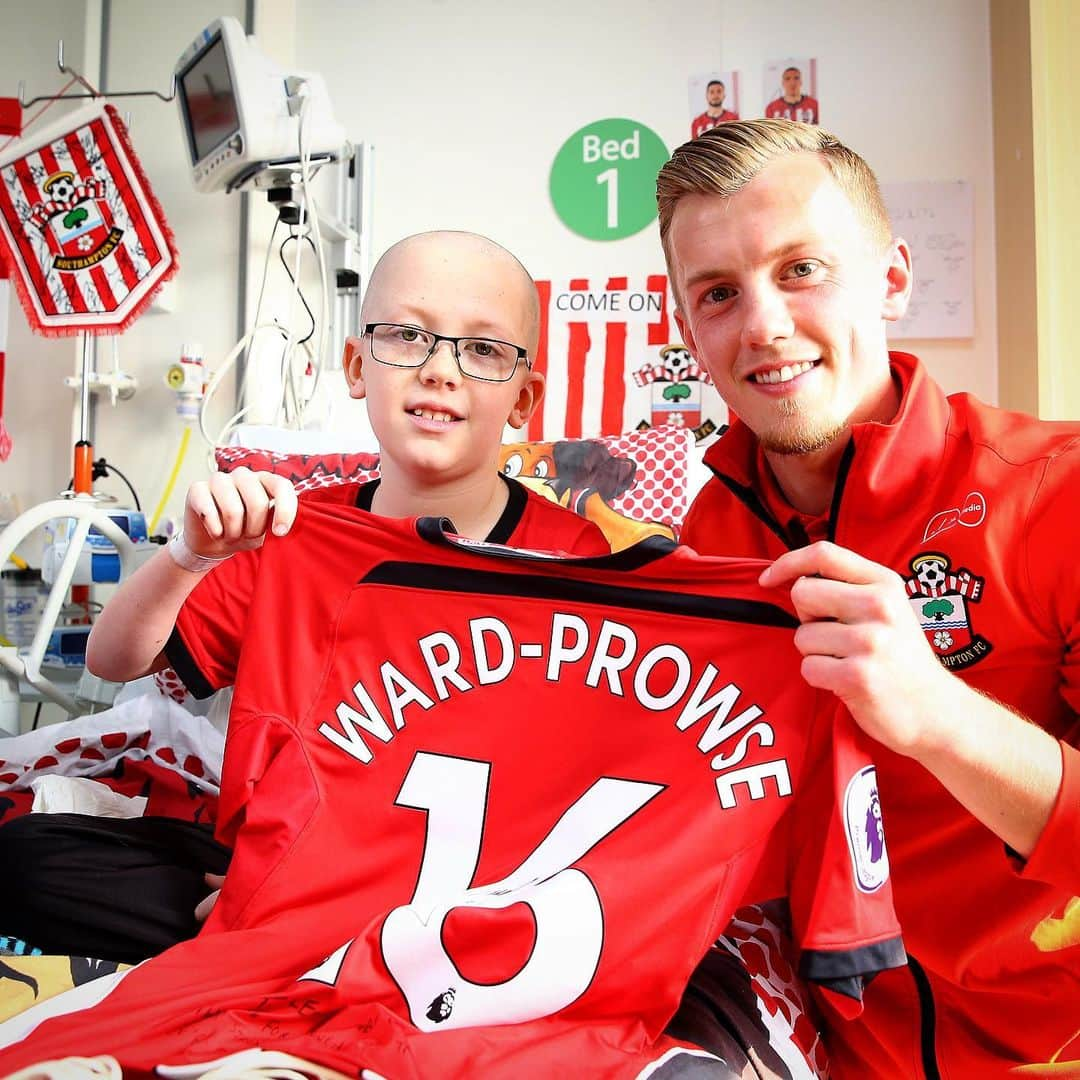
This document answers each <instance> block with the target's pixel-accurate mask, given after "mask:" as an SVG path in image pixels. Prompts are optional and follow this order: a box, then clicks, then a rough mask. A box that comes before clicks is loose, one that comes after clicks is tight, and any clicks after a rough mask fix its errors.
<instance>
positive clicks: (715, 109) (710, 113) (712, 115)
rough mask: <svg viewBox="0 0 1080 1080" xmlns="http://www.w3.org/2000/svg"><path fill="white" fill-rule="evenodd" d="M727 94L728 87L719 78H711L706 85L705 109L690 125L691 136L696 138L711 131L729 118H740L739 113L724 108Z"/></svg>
mask: <svg viewBox="0 0 1080 1080" xmlns="http://www.w3.org/2000/svg"><path fill="white" fill-rule="evenodd" d="M726 95H727V87H725V86H724V84H723V83H722V82H721V81H720V80H719V79H711V80H710V81H709V85H708V86H706V87H705V101H706V108H705V111H704V112H703V113H702V114H701V115H700V116H695V117H694V121H693V123H692V124H691V125H690V138H691V139H696V138H697V137H698V136H699V135H701V134H702V133H703V132H706V131H711V130H712V129H713V128H714V127H716V126H717V125H718V124H726V123H727V122H728V121H729V120H738V119H739V114H738V113H735V112H732V111H731V110H730V109H725V108H724V98H725V96H726Z"/></svg>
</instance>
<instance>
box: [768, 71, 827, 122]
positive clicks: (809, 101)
mask: <svg viewBox="0 0 1080 1080" xmlns="http://www.w3.org/2000/svg"><path fill="white" fill-rule="evenodd" d="M780 81H781V82H782V83H783V87H784V91H783V93H782V94H781V95H780V96H779V97H778V98H776V99H775V100H773V101H770V102H769V104H768V105H766V106H765V116H766V117H768V118H769V119H771V120H777V119H780V120H797V121H799V122H800V123H803V124H816V123H817V122H818V103H817V98H814V97H811V96H810V95H809V94H804V93H803V92H802V72H801V71H800V70H799V69H798V68H797V67H788V68H784V74H783V75H782V76H781V80H780Z"/></svg>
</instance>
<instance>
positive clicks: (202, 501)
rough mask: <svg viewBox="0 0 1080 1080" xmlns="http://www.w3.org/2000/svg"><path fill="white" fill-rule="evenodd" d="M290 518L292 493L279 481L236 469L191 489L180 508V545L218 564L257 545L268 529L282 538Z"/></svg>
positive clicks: (281, 478) (270, 475)
mask: <svg viewBox="0 0 1080 1080" xmlns="http://www.w3.org/2000/svg"><path fill="white" fill-rule="evenodd" d="M295 518H296V491H295V489H294V488H293V486H292V484H291V483H290V482H289V481H288V480H286V479H285V477H284V476H276V475H275V474H274V473H268V472H252V471H251V470H250V469H246V468H243V467H240V468H238V469H233V471H232V472H228V473H220V472H219V473H214V475H213V476H212V477H211V478H210V480H209V481H205V480H200V481H198V482H196V483H194V484H192V485H191V487H190V489H189V490H188V494H187V501H186V503H185V504H184V542H185V543H186V544H187V546H188V547H189V548H190V549H191V550H192V551H193V552H194V553H195V554H196V555H202V556H203V557H204V558H208V559H220V558H222V557H223V556H226V555H231V554H232V553H233V552H235V551H244V550H247V549H248V548H257V547H260V546H261V545H262V542H263V540H264V539H265V537H266V532H267V530H268V529H271V528H272V529H273V532H274V535H275V536H283V535H284V534H285V533H287V532H288V531H289V529H290V528H291V527H292V523H293V520H294V519H295Z"/></svg>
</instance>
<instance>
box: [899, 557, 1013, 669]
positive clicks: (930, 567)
mask: <svg viewBox="0 0 1080 1080" xmlns="http://www.w3.org/2000/svg"><path fill="white" fill-rule="evenodd" d="M911 571H912V574H913V576H912V577H909V578H906V579H905V581H904V584H905V585H906V586H907V591H908V595H909V597H910V600H911V606H912V608H914V610H915V614H916V616H917V617H918V619H919V624H920V625H921V626H922V628H923V633H924V634H926V639H927V641H929V642H930V647H931V648H932V649H933V650H934V652H935V654H936V655H937V658H938V659H939V660H940V661H941V662H942V664H944V665H945V667H947V668H949V670H951V671H955V670H957V669H958V668H965V667H969V666H970V665H971V664H974V663H975V662H976V661H977V660H981V659H982V658H983V657H984V656H986V655H987V653H989V652H990V650H991V649H992V648H993V646H992V645H991V644H990V642H989V641H987V640H986V638H984V637H983V636H982V635H981V634H976V633H975V632H974V630H972V628H971V616H970V614H969V605H971V604H976V603H978V602H979V600H980V599H981V598H982V590H983V585H984V584H985V582H984V580H983V579H982V578H980V577H976V576H975V575H974V574H972V573H971V571H970V570H965V569H963V568H960V569H957V570H953V569H952V568H951V566H950V561H949V557H948V556H947V555H941V554H939V553H938V552H924V553H923V554H921V555H916V556H915V558H914V559H912V560H911Z"/></svg>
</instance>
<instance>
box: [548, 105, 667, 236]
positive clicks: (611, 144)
mask: <svg viewBox="0 0 1080 1080" xmlns="http://www.w3.org/2000/svg"><path fill="white" fill-rule="evenodd" d="M667 159H668V152H667V147H666V146H664V143H663V140H662V139H661V138H660V136H659V135H657V134H656V132H654V131H652V130H651V129H650V128H647V127H646V126H645V125H644V124H640V123H638V122H637V121H636V120H626V119H622V118H610V119H607V120H597V121H595V122H594V123H591V124H588V125H586V126H585V127H583V128H581V129H580V130H578V131H575V132H574V134H573V135H571V136H570V138H569V139H567V140H566V142H564V143H563V145H562V147H561V148H560V150H559V152H558V154H556V155H555V161H554V163H553V164H552V166H551V181H550V188H551V202H552V205H553V206H554V207H555V212H556V213H557V214H558V215H559V218H560V219H561V221H562V223H563V224H564V225H565V226H566V227H567V228H568V229H570V230H572V231H573V232H576V233H577V234H578V235H579V236H584V237H586V238H587V239H589V240H621V239H622V238H623V237H624V236H633V235H634V233H636V232H640V231H641V230H642V229H644V228H645V226H646V225H648V224H650V223H651V222H652V220H653V219H654V218H655V217H656V174H657V173H658V172H659V171H660V167H661V166H662V165H663V164H664V162H665V161H667Z"/></svg>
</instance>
